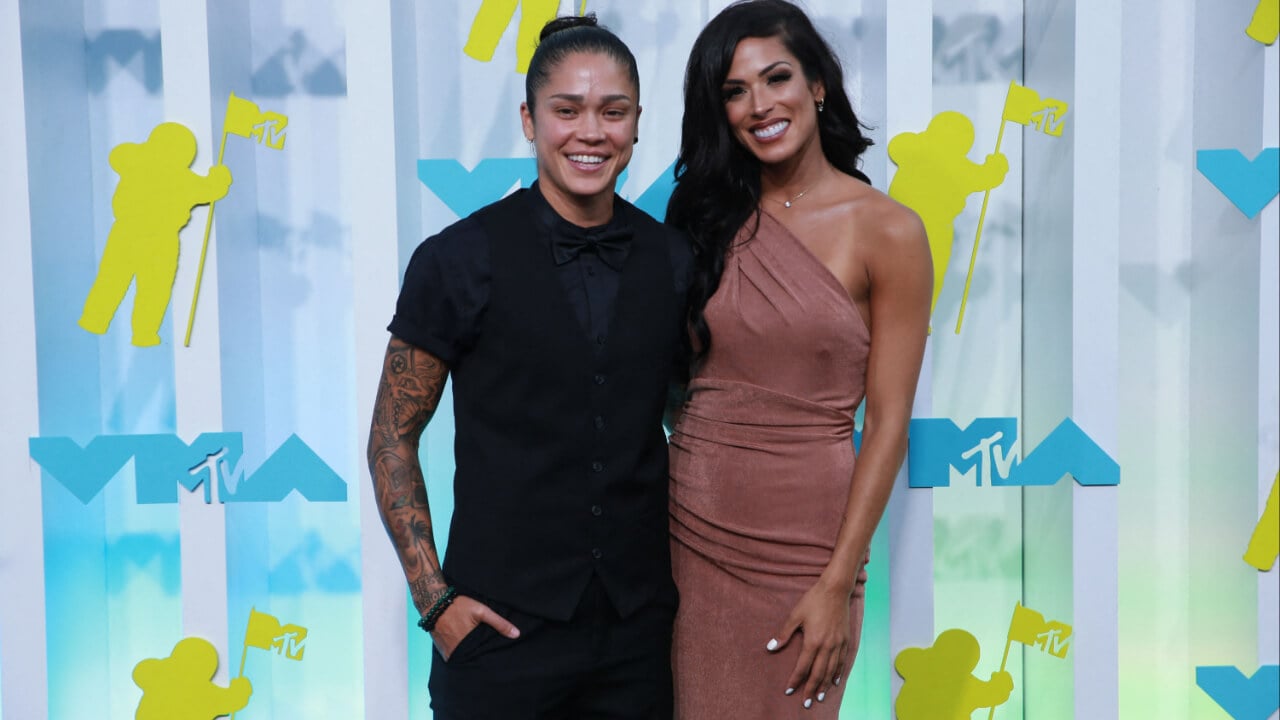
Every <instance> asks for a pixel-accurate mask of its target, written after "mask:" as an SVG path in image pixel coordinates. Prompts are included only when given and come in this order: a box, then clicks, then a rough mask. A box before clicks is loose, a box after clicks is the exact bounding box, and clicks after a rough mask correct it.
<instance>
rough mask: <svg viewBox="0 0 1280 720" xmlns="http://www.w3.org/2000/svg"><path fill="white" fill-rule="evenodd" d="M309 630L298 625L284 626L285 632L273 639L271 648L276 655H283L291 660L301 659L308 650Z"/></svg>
mask: <svg viewBox="0 0 1280 720" xmlns="http://www.w3.org/2000/svg"><path fill="white" fill-rule="evenodd" d="M306 644H307V630H306V628H302V627H298V626H297V625H286V626H284V633H283V634H282V635H279V636H277V637H275V638H273V639H272V640H271V649H272V650H274V651H275V652H276V655H283V656H284V657H287V658H289V659H290V660H301V659H302V654H303V653H304V652H306V649H307V648H306Z"/></svg>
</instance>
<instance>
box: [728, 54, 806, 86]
mask: <svg viewBox="0 0 1280 720" xmlns="http://www.w3.org/2000/svg"><path fill="white" fill-rule="evenodd" d="M779 65H786V66H787V67H791V63H789V62H787V61H786V60H778V61H777V62H775V63H772V64H770V65H768V66H766V67H765V69H763V70H761V71H760V72H759V73H757V76H758V77H764V76H765V75H768V74H769V73H771V72H773V70H774V68H776V67H778V66H779ZM724 84H725V85H745V84H746V82H745V81H743V80H738V79H737V78H725V81H724Z"/></svg>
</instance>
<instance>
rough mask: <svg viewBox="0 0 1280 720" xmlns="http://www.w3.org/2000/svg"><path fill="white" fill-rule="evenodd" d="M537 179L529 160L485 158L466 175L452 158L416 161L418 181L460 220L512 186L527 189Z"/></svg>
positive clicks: (500, 196)
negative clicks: (517, 184)
mask: <svg viewBox="0 0 1280 720" xmlns="http://www.w3.org/2000/svg"><path fill="white" fill-rule="evenodd" d="M537 178H538V162H537V161H536V160H534V159H533V158H485V159H484V160H481V161H480V164H479V165H476V166H475V168H474V169H473V170H471V171H470V172H467V169H466V168H464V167H462V163H460V162H458V161H457V160H454V159H448V160H419V161H418V179H419V180H421V181H422V184H423V185H426V186H427V189H428V190H430V191H431V192H432V193H434V194H435V196H436V197H438V198H440V201H441V202H443V203H444V204H445V205H446V206H448V208H449V209H450V210H452V211H453V214H454V215H457V216H458V217H460V218H464V217H466V216H468V215H470V214H471V213H473V212H475V211H476V210H479V209H480V208H482V207H484V206H485V205H488V204H489V203H491V202H494V201H496V200H500V199H501V198H502V197H503V196H504V195H506V194H507V191H508V190H510V189H511V187H512V186H513V185H515V184H516V183H520V187H529V186H530V185H532V184H533V181H534V180H536V179H537Z"/></svg>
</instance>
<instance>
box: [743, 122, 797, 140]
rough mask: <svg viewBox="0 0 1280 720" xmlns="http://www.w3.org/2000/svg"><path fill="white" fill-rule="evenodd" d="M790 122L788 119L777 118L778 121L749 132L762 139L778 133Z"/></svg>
mask: <svg viewBox="0 0 1280 720" xmlns="http://www.w3.org/2000/svg"><path fill="white" fill-rule="evenodd" d="M790 124H791V122H790V121H789V120H779V121H778V122H776V123H774V124H772V125H770V126H768V127H764V128H761V129H759V130H752V131H751V134H753V135H755V136H756V137H758V138H760V139H762V140H763V139H766V138H771V137H773V136H774V135H777V134H778V133H780V132H782V131H783V130H786V129H787V126H788V125H790Z"/></svg>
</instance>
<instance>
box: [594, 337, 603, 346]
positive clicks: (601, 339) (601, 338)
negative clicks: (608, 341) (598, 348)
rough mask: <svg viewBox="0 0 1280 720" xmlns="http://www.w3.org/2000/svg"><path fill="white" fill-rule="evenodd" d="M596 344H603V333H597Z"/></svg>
mask: <svg viewBox="0 0 1280 720" xmlns="http://www.w3.org/2000/svg"><path fill="white" fill-rule="evenodd" d="M596 344H597V345H603V344H604V335H597V336H596Z"/></svg>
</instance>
